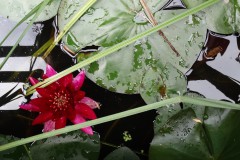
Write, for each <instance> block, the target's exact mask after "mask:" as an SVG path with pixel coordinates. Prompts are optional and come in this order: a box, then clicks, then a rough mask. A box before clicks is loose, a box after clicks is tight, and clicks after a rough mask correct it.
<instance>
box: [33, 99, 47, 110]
mask: <svg viewBox="0 0 240 160" xmlns="http://www.w3.org/2000/svg"><path fill="white" fill-rule="evenodd" d="M29 104H32V105H34V106H37V107H39V109H40V111H45V110H47V109H48V100H47V99H46V98H43V97H40V98H35V99H32V100H31V101H30V102H29Z"/></svg>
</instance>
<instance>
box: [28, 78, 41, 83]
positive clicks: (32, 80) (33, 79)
mask: <svg viewBox="0 0 240 160" xmlns="http://www.w3.org/2000/svg"><path fill="white" fill-rule="evenodd" d="M29 81H30V83H31V84H32V85H35V84H37V83H38V82H39V81H38V80H37V79H35V78H33V77H29Z"/></svg>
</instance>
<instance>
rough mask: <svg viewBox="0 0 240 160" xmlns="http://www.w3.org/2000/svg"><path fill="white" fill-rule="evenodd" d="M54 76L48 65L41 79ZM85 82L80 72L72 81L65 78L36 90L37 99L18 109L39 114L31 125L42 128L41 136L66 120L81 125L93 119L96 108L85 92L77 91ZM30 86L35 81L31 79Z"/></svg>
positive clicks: (69, 77) (87, 130) (71, 78)
mask: <svg viewBox="0 0 240 160" xmlns="http://www.w3.org/2000/svg"><path fill="white" fill-rule="evenodd" d="M55 74H57V72H56V71H55V70H54V69H53V68H52V67H51V66H50V65H47V69H46V74H44V75H43V79H46V78H48V77H51V76H53V75H55ZM84 78H85V72H84V71H81V72H80V73H79V74H78V75H77V76H76V77H75V78H73V75H72V74H68V75H67V76H65V77H63V78H61V79H59V80H58V81H56V82H54V83H52V84H50V85H48V86H47V87H45V88H37V89H36V90H37V92H38V98H35V99H32V100H31V101H30V102H29V103H26V104H22V105H20V108H21V109H25V110H29V111H33V112H39V115H38V116H37V117H36V118H35V119H34V120H33V122H32V125H37V124H44V129H43V132H48V131H52V130H54V129H59V128H63V127H65V126H66V122H67V119H69V120H70V121H71V122H72V123H74V124H78V123H83V122H85V121H86V119H96V115H95V113H94V111H93V109H95V108H99V105H98V103H97V102H95V101H94V100H92V99H91V98H89V97H85V92H84V91H81V90H80V88H81V87H82V84H83V82H84ZM30 82H31V83H32V84H33V85H34V84H36V83H38V80H36V79H35V78H33V77H30ZM82 131H84V132H85V133H87V134H90V135H92V134H93V130H92V128H91V127H86V128H83V129H82Z"/></svg>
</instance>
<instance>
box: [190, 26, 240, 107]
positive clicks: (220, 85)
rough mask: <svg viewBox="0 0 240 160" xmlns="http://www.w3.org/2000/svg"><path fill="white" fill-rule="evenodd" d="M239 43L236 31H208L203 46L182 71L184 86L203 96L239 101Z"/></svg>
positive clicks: (239, 38)
mask: <svg viewBox="0 0 240 160" xmlns="http://www.w3.org/2000/svg"><path fill="white" fill-rule="evenodd" d="M239 47H240V37H239V35H238V34H233V35H221V34H217V33H214V32H211V31H208V33H207V37H206V42H205V44H204V47H203V49H202V50H201V52H200V54H199V56H198V58H197V60H196V62H195V63H194V64H193V66H192V67H191V69H190V70H189V71H188V72H187V73H186V76H187V80H188V89H189V90H191V91H194V92H198V93H200V94H202V95H203V96H205V97H207V98H211V99H216V100H225V101H230V102H236V103H239V101H240V72H239V70H238V69H239V67H240V63H239V54H240V53H239Z"/></svg>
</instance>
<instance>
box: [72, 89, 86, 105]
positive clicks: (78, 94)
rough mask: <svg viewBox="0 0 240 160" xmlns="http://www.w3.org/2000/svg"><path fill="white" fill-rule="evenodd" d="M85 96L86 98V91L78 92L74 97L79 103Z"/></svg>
mask: <svg viewBox="0 0 240 160" xmlns="http://www.w3.org/2000/svg"><path fill="white" fill-rule="evenodd" d="M84 96H85V92H84V91H78V92H76V93H75V95H74V101H75V102H77V103H78V102H79V101H80V100H82V99H83V98H84Z"/></svg>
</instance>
